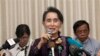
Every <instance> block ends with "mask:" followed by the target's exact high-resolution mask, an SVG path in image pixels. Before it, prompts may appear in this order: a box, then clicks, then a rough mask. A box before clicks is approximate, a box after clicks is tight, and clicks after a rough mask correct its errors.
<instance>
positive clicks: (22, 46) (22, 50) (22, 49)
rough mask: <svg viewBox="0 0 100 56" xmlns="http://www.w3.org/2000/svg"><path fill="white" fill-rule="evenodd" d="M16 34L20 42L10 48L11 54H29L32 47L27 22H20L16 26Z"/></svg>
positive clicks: (18, 55)
mask: <svg viewBox="0 0 100 56" xmlns="http://www.w3.org/2000/svg"><path fill="white" fill-rule="evenodd" d="M16 36H17V38H18V39H19V42H18V43H17V44H16V45H15V46H14V48H12V49H10V50H9V53H10V56H28V52H29V49H30V46H29V43H28V42H29V38H30V29H29V27H28V25H26V24H20V25H18V26H17V28H16Z"/></svg>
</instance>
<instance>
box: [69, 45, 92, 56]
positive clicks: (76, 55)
mask: <svg viewBox="0 0 100 56" xmlns="http://www.w3.org/2000/svg"><path fill="white" fill-rule="evenodd" d="M69 51H70V53H71V55H72V56H82V55H83V53H85V55H86V56H91V54H90V53H89V52H88V51H86V50H84V49H80V48H78V47H77V46H75V45H70V46H69Z"/></svg>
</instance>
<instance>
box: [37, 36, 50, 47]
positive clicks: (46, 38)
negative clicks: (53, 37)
mask: <svg viewBox="0 0 100 56" xmlns="http://www.w3.org/2000/svg"><path fill="white" fill-rule="evenodd" d="M49 38H50V34H42V35H41V38H40V42H39V44H38V45H37V48H38V49H40V48H41V47H42V46H43V45H44V44H45V43H47V42H48V40H49Z"/></svg>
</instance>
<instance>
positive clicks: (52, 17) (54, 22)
mask: <svg viewBox="0 0 100 56" xmlns="http://www.w3.org/2000/svg"><path fill="white" fill-rule="evenodd" d="M43 25H44V27H45V28H46V31H48V29H50V30H52V34H55V33H58V31H59V29H60V27H61V25H62V22H61V21H60V20H59V18H58V15H57V14H56V13H55V12H49V13H47V15H46V18H45V21H44V22H43Z"/></svg>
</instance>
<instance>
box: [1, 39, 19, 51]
mask: <svg viewBox="0 0 100 56" xmlns="http://www.w3.org/2000/svg"><path fill="white" fill-rule="evenodd" d="M18 42H19V39H18V38H15V39H13V38H11V39H8V40H6V41H5V43H4V44H3V45H2V46H1V47H0V51H1V50H2V49H11V48H13V47H14V45H15V44H16V43H18Z"/></svg>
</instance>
